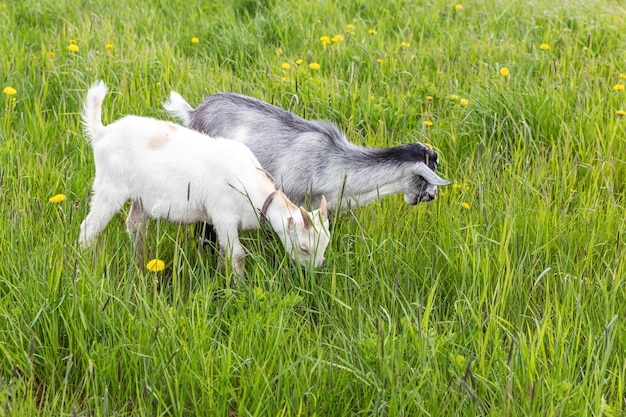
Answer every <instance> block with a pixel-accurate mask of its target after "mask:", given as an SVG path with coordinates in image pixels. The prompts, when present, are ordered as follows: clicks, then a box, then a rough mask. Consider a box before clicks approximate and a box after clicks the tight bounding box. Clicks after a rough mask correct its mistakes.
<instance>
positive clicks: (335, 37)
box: [330, 35, 344, 43]
mask: <svg viewBox="0 0 626 417" xmlns="http://www.w3.org/2000/svg"><path fill="white" fill-rule="evenodd" d="M343 39H344V38H343V35H335V36H333V37H332V38H331V39H330V41H331V42H334V43H338V42H341V41H342V40H343Z"/></svg>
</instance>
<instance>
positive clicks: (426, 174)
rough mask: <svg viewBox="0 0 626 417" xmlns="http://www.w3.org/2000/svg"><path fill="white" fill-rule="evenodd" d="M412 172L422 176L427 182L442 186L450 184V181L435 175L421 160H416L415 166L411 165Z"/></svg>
mask: <svg viewBox="0 0 626 417" xmlns="http://www.w3.org/2000/svg"><path fill="white" fill-rule="evenodd" d="M413 172H414V173H415V174H417V175H419V176H420V177H422V178H424V179H425V180H426V181H428V183H429V184H432V185H438V186H444V185H450V184H452V183H451V182H450V181H447V180H444V179H443V178H441V177H440V176H439V175H437V174H436V173H435V171H433V170H432V169H430V168H428V165H426V164H425V163H423V162H418V163H417V164H415V166H414V167H413Z"/></svg>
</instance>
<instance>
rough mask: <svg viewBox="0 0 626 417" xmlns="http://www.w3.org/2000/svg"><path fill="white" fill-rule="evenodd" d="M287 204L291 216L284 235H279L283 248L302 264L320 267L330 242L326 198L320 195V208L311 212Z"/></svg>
mask: <svg viewBox="0 0 626 417" xmlns="http://www.w3.org/2000/svg"><path fill="white" fill-rule="evenodd" d="M289 206H290V211H291V217H289V218H288V219H287V228H286V230H285V235H284V236H281V239H283V243H284V245H285V250H286V251H287V253H289V254H290V255H291V257H292V258H293V259H295V260H296V261H299V262H300V263H301V264H303V265H312V266H313V267H315V268H318V267H321V266H322V265H323V264H324V252H325V251H326V247H327V246H328V243H329V242H330V229H329V222H328V210H327V207H326V198H324V197H322V202H321V204H320V208H319V209H317V210H315V211H313V212H307V211H306V210H305V209H304V208H303V207H296V206H295V205H293V204H289Z"/></svg>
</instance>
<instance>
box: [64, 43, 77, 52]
mask: <svg viewBox="0 0 626 417" xmlns="http://www.w3.org/2000/svg"><path fill="white" fill-rule="evenodd" d="M67 49H69V50H70V52H78V51H79V50H80V48H79V47H78V45H76V44H75V43H70V46H68V47H67Z"/></svg>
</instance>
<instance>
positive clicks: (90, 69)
mask: <svg viewBox="0 0 626 417" xmlns="http://www.w3.org/2000/svg"><path fill="white" fill-rule="evenodd" d="M92 70H93V68H91V67H85V71H87V72H91V71H92Z"/></svg>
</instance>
